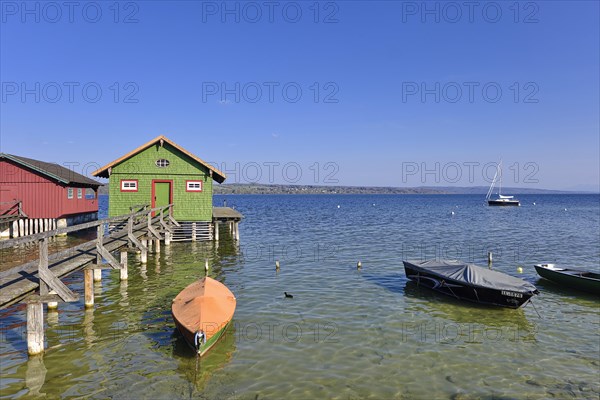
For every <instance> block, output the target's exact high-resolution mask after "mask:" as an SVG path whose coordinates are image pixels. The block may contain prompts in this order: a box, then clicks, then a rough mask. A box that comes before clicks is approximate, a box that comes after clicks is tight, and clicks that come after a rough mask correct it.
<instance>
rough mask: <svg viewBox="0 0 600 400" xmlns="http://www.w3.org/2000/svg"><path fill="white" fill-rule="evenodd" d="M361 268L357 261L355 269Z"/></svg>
mask: <svg viewBox="0 0 600 400" xmlns="http://www.w3.org/2000/svg"><path fill="white" fill-rule="evenodd" d="M361 268H362V263H361V262H360V261H359V262H357V263H356V269H361Z"/></svg>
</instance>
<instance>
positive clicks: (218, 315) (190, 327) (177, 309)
mask: <svg viewBox="0 0 600 400" xmlns="http://www.w3.org/2000/svg"><path fill="white" fill-rule="evenodd" d="M235 305H236V300H235V296H234V295H233V293H231V291H230V290H229V289H228V288H227V286H225V285H223V284H222V283H221V282H218V281H216V280H214V279H212V278H209V277H206V278H202V279H200V280H198V281H196V282H194V283H192V284H191V285H189V286H188V287H186V288H185V289H183V290H182V291H181V293H179V294H178V295H177V297H175V298H174V299H173V304H172V305H171V312H172V314H173V320H174V321H175V325H177V329H179V332H181V334H182V335H183V337H184V338H185V340H186V341H187V342H188V343H189V344H190V346H192V347H193V348H194V350H196V352H197V353H198V354H200V355H203V354H205V353H206V352H207V351H208V350H210V348H211V347H212V346H214V344H215V343H216V342H217V341H218V340H219V339H220V338H221V337H222V336H223V334H224V333H225V331H226V330H227V327H228V326H229V324H230V323H231V319H232V318H233V313H234V311H235Z"/></svg>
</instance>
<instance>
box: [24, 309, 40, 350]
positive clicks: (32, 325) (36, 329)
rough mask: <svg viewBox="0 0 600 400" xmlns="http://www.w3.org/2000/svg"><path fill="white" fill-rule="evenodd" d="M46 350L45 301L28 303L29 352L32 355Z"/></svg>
mask: <svg viewBox="0 0 600 400" xmlns="http://www.w3.org/2000/svg"><path fill="white" fill-rule="evenodd" d="M43 352H44V303H42V302H40V301H34V302H31V303H28V304H27V353H29V355H30V356H33V355H36V354H40V353H43Z"/></svg>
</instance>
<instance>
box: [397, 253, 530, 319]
mask: <svg viewBox="0 0 600 400" xmlns="http://www.w3.org/2000/svg"><path fill="white" fill-rule="evenodd" d="M404 270H405V272H406V276H407V277H408V278H409V279H412V280H413V281H415V282H417V284H418V285H422V286H426V287H428V288H430V289H433V290H436V291H438V292H440V293H444V294H447V295H449V296H452V297H455V298H457V299H462V300H468V301H473V302H476V303H480V304H488V305H494V306H500V307H509V308H519V307H521V306H523V305H525V304H526V303H527V302H528V301H529V300H530V299H531V297H532V296H533V295H534V294H538V293H539V292H538V290H537V289H536V287H535V286H533V285H532V284H531V283H529V282H526V281H524V280H522V279H519V278H515V277H513V276H510V275H507V274H504V273H502V272H498V271H492V270H490V269H487V268H482V267H478V266H477V265H474V264H465V263H463V262H459V261H448V260H428V261H410V260H409V261H404Z"/></svg>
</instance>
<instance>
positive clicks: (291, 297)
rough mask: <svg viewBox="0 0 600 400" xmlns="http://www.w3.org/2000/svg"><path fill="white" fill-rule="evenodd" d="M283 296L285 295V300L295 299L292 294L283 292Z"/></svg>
mask: <svg viewBox="0 0 600 400" xmlns="http://www.w3.org/2000/svg"><path fill="white" fill-rule="evenodd" d="M283 294H285V298H286V299H293V298H294V296H292V294H291V293H288V292H283Z"/></svg>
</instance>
